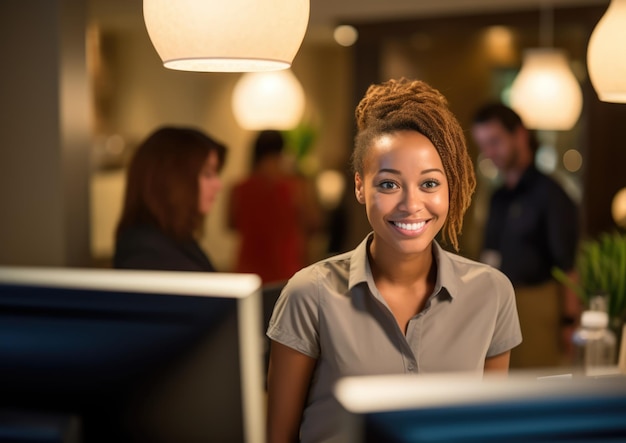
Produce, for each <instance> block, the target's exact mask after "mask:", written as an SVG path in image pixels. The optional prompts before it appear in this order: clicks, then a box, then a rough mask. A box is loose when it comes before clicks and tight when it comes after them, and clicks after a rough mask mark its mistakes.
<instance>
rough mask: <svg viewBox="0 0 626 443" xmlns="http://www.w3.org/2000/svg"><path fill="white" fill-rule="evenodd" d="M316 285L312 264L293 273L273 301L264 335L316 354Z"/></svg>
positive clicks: (315, 275)
mask: <svg viewBox="0 0 626 443" xmlns="http://www.w3.org/2000/svg"><path fill="white" fill-rule="evenodd" d="M318 307H319V285H318V273H317V272H316V270H315V267H314V266H311V267H308V268H305V269H303V270H301V271H299V272H298V273H296V274H295V275H294V276H293V277H292V278H291V279H290V280H289V282H288V283H287V285H285V288H284V289H283V290H282V292H281V294H280V297H279V298H278V300H277V301H276V304H275V305H274V310H273V312H272V317H271V319H270V323H269V327H268V329H267V336H268V337H269V338H270V339H272V340H274V341H276V342H278V343H281V344H283V345H285V346H288V347H290V348H292V349H294V350H296V351H298V352H301V353H302V354H305V355H307V356H309V357H311V358H318V357H319V353H320V345H319V327H318V326H319V309H318Z"/></svg>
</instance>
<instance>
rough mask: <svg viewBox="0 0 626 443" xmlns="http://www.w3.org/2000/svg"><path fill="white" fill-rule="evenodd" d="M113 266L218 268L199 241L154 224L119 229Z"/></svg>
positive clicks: (190, 268)
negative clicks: (179, 236)
mask: <svg viewBox="0 0 626 443" xmlns="http://www.w3.org/2000/svg"><path fill="white" fill-rule="evenodd" d="M113 267H114V268H117V269H144V270H159V271H200V272H215V268H214V267H213V264H212V263H211V261H210V260H209V258H208V257H207V255H206V254H205V253H204V251H203V250H202V249H201V248H200V246H199V245H198V243H197V242H195V241H193V240H188V241H185V242H178V241H176V240H174V239H173V238H171V237H169V236H167V235H165V234H164V233H163V232H162V231H161V230H159V229H158V228H156V227H153V226H135V227H131V228H127V229H125V230H124V231H122V232H121V233H120V235H119V236H118V238H117V241H116V243H115V254H114V256H113Z"/></svg>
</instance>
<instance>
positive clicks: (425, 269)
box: [368, 242, 437, 287]
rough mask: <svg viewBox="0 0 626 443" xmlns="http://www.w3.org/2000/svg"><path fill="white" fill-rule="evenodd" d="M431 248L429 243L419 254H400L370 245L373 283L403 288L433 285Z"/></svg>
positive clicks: (433, 272) (434, 274) (369, 255)
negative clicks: (382, 282) (379, 282)
mask: <svg viewBox="0 0 626 443" xmlns="http://www.w3.org/2000/svg"><path fill="white" fill-rule="evenodd" d="M432 248H433V246H432V243H431V244H430V245H429V246H428V248H426V249H425V250H424V251H421V252H419V253H415V254H401V253H398V252H397V251H393V250H388V249H386V248H384V247H380V245H378V244H377V245H374V242H372V243H370V245H369V248H368V258H369V262H370V267H371V269H372V275H373V277H374V281H375V282H378V281H384V282H386V283H388V284H393V285H398V286H405V287H408V286H412V285H415V284H420V285H423V284H424V283H425V282H429V283H432V284H434V282H435V280H436V276H437V273H436V264H435V260H434V259H433V252H432Z"/></svg>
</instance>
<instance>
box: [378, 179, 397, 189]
mask: <svg viewBox="0 0 626 443" xmlns="http://www.w3.org/2000/svg"><path fill="white" fill-rule="evenodd" d="M378 186H379V187H380V188H381V189H385V190H390V189H396V188H397V187H398V185H396V184H395V183H394V182H390V181H384V182H381V183H380V184H379V185H378Z"/></svg>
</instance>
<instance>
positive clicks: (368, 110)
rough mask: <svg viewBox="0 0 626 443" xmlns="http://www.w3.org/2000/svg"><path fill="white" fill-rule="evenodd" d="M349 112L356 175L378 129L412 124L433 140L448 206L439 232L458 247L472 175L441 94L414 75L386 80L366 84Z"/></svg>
mask: <svg viewBox="0 0 626 443" xmlns="http://www.w3.org/2000/svg"><path fill="white" fill-rule="evenodd" d="M355 117H356V122H357V128H358V133H357V135H356V137H355V148H354V151H353V153H352V167H353V170H354V172H355V173H358V174H359V175H361V176H362V175H363V164H364V159H365V157H366V155H367V152H368V150H369V147H370V146H371V145H372V143H373V141H374V140H375V139H376V138H378V137H380V136H381V135H385V134H391V133H394V132H397V131H402V130H413V131H417V132H419V133H421V134H423V135H425V136H426V137H427V138H428V139H429V140H430V142H431V143H432V144H433V145H434V146H435V149H436V150H437V152H438V153H439V156H440V157H441V162H442V164H443V168H444V171H445V174H446V178H447V180H448V189H449V210H448V217H447V219H446V222H445V224H444V226H443V228H442V232H443V237H444V239H447V240H448V241H449V242H450V243H451V244H452V246H453V247H454V249H455V250H457V251H458V249H459V243H458V235H459V234H460V233H461V230H462V227H463V216H464V214H465V211H467V209H468V208H469V205H470V203H471V197H472V194H473V193H474V189H475V188H476V177H475V175H474V167H473V165H472V161H471V159H470V156H469V154H468V152H467V146H466V144H465V137H464V135H463V130H462V128H461V125H460V124H459V122H458V121H457V119H456V117H455V116H454V115H453V114H452V112H451V111H450V109H449V108H448V102H447V100H446V98H445V97H444V96H443V95H442V94H441V93H440V92H439V91H437V90H436V89H434V88H432V87H431V86H429V85H428V84H426V83H425V82H423V81H420V80H408V79H405V78H401V79H399V80H389V81H386V82H384V83H381V84H374V85H371V86H370V87H369V88H368V89H367V92H366V93H365V96H364V97H363V99H362V100H361V102H360V103H359V104H358V106H357V108H356V111H355Z"/></svg>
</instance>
